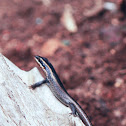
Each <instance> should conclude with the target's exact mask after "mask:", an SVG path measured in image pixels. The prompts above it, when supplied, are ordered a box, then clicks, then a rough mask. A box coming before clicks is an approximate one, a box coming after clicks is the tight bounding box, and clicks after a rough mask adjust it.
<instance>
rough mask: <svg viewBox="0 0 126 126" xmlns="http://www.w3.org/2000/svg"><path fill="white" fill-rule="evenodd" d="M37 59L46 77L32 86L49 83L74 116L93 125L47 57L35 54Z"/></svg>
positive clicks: (33, 87)
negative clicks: (68, 91)
mask: <svg viewBox="0 0 126 126" xmlns="http://www.w3.org/2000/svg"><path fill="white" fill-rule="evenodd" d="M35 60H36V61H37V62H38V64H39V65H40V67H42V70H43V71H44V72H45V74H46V79H45V80H43V81H40V82H37V83H35V84H33V85H31V86H30V87H31V88H32V89H35V88H36V87H39V86H41V85H42V84H47V85H48V87H49V88H50V90H51V91H52V93H53V94H54V96H55V97H56V98H57V99H58V100H59V101H60V102H61V103H63V104H64V105H65V106H67V107H70V109H71V111H72V114H73V115H74V116H79V118H80V119H81V120H82V122H83V123H84V124H85V125H86V126H92V125H91V122H89V120H88V117H87V115H86V114H85V112H84V111H83V110H82V108H81V107H80V105H79V104H78V103H77V102H76V101H74V100H73V99H72V97H71V96H70V95H69V94H68V93H67V91H66V89H65V88H64V86H63V84H62V82H61V81H60V79H59V77H58V75H57V73H56V71H55V69H54V68H53V66H52V64H51V63H50V62H49V61H48V60H47V59H46V58H44V57H40V56H35Z"/></svg>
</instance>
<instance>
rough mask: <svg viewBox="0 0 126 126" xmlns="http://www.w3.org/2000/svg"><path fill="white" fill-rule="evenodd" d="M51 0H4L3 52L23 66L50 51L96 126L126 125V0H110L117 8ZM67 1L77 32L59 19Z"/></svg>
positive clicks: (0, 1)
mask: <svg viewBox="0 0 126 126" xmlns="http://www.w3.org/2000/svg"><path fill="white" fill-rule="evenodd" d="M43 1H44V0H43ZM51 1H52V2H51V3H50V5H46V3H44V2H42V0H27V1H23V0H11V1H10V0H0V52H1V53H2V54H3V55H5V56H6V57H7V58H9V59H10V60H11V61H12V62H14V63H15V64H16V65H17V66H18V67H20V68H21V69H23V70H30V69H32V68H33V67H35V66H37V67H38V68H39V66H38V65H37V64H36V62H35V61H34V58H33V57H34V55H40V56H44V57H47V58H48V59H49V61H50V62H51V63H52V64H53V66H54V68H55V69H56V71H57V73H58V75H59V77H60V79H61V80H62V82H63V84H64V86H65V88H66V89H67V91H68V92H69V94H70V95H71V96H72V97H73V98H74V99H75V100H76V101H77V102H78V103H79V104H80V105H81V106H82V108H83V109H84V110H85V112H86V113H87V115H88V116H89V118H90V120H91V122H92V124H93V125H94V126H126V36H125V35H126V9H125V8H126V2H125V0H124V1H123V0H110V1H109V2H114V3H115V5H116V6H117V10H116V11H115V12H112V11H108V10H105V9H103V8H102V5H98V4H96V3H98V2H101V1H102V4H103V3H104V2H106V0H104V1H103V0H88V1H86V0H77V1H74V0H62V1H60V0H51ZM107 1H108V0H107ZM68 4H69V6H71V7H72V9H73V11H72V14H73V17H74V20H75V22H76V25H77V28H78V29H77V31H76V32H70V31H69V30H67V28H65V26H64V25H63V23H62V22H61V19H62V18H63V16H62V15H63V12H64V8H65V6H66V5H68ZM97 6H100V7H101V8H102V9H97V8H98V7H97ZM100 7H99V8H100ZM85 13H86V14H88V13H89V15H85Z"/></svg>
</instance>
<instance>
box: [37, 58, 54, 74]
mask: <svg viewBox="0 0 126 126" xmlns="http://www.w3.org/2000/svg"><path fill="white" fill-rule="evenodd" d="M35 60H36V61H37V63H38V64H39V65H40V67H42V69H43V71H44V72H45V73H47V71H48V70H49V68H50V65H51V63H50V62H49V61H48V59H46V58H44V57H41V56H35ZM51 66H52V65H51Z"/></svg>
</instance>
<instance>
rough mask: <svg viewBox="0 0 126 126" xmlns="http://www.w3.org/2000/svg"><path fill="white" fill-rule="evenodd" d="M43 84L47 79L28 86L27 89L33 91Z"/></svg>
mask: <svg viewBox="0 0 126 126" xmlns="http://www.w3.org/2000/svg"><path fill="white" fill-rule="evenodd" d="M45 83H48V80H47V79H45V80H42V81H39V82H37V83H35V84H33V85H31V86H29V87H30V88H31V89H33V90H34V89H35V88H36V87H40V86H41V85H42V84H45Z"/></svg>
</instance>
